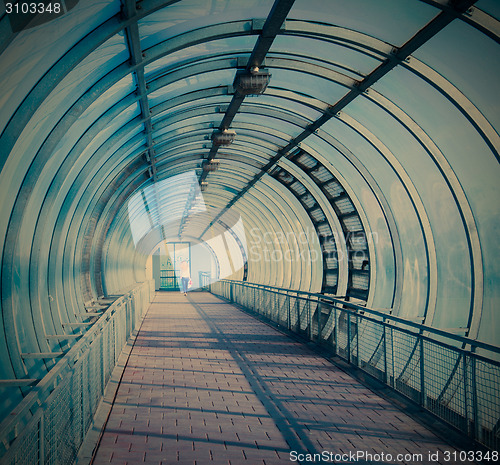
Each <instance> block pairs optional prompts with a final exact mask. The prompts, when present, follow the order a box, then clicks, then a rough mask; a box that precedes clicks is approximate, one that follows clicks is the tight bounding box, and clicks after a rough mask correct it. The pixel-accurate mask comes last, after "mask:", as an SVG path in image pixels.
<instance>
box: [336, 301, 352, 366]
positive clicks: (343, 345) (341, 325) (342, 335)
mask: <svg viewBox="0 0 500 465" xmlns="http://www.w3.org/2000/svg"><path fill="white" fill-rule="evenodd" d="M348 316H349V314H348V313H347V312H345V311H342V310H341V311H340V312H339V316H338V321H337V354H338V355H339V356H340V357H342V358H344V359H346V360H347V358H348V356H349V354H348V349H349V337H348V333H347V328H348Z"/></svg>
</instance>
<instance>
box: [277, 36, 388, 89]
mask: <svg viewBox="0 0 500 465" xmlns="http://www.w3.org/2000/svg"><path fill="white" fill-rule="evenodd" d="M270 53H271V55H272V56H274V55H275V54H276V53H280V54H281V53H287V54H292V55H297V56H299V57H302V56H303V57H306V58H305V59H306V60H310V61H313V60H312V59H313V58H316V59H317V60H322V61H324V62H327V63H331V64H332V65H331V66H330V67H331V69H334V70H336V71H338V72H341V73H344V74H348V75H350V76H351V77H353V78H355V79H359V74H362V75H365V74H368V73H369V72H370V71H372V70H373V69H374V68H376V67H377V66H378V65H379V64H380V61H379V60H377V59H375V58H372V57H369V56H367V55H364V54H362V53H359V52H355V51H354V50H352V49H349V48H347V47H344V46H342V45H339V44H335V43H333V42H327V41H321V40H317V39H311V38H307V37H296V36H290V35H286V36H278V37H276V39H275V41H274V42H273V45H272V47H271V50H270ZM299 59H302V58H299ZM324 62H323V63H317V64H320V65H322V66H325V63H324Z"/></svg>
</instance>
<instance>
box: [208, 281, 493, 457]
mask: <svg viewBox="0 0 500 465" xmlns="http://www.w3.org/2000/svg"><path fill="white" fill-rule="evenodd" d="M210 292H212V293H213V294H215V295H219V296H221V297H223V298H225V299H227V300H229V301H231V302H234V303H236V304H239V305H241V306H243V307H244V308H246V309H248V310H251V311H253V312H256V313H258V314H259V315H262V316H264V317H265V318H267V319H269V320H271V321H273V322H274V323H276V324H278V325H279V326H282V327H284V328H286V329H288V330H290V331H292V332H295V333H297V334H299V335H302V336H304V337H306V338H307V339H309V340H311V341H314V342H316V343H317V344H320V345H321V346H322V348H323V349H324V350H326V351H328V352H329V353H331V354H333V355H337V356H339V357H341V358H342V359H344V360H346V361H347V362H349V363H352V364H353V365H355V366H357V367H358V368H360V369H362V370H364V371H365V372H367V373H369V374H370V375H372V376H374V377H375V378H377V379H379V380H380V381H382V382H384V383H386V384H387V385H388V386H390V387H391V388H393V389H395V390H396V391H398V392H400V393H402V394H403V395H405V396H406V397H408V398H410V399H412V400H413V401H415V402H417V403H418V404H420V405H421V406H422V407H424V408H425V409H427V410H429V411H430V412H432V413H433V414H435V415H437V416H438V417H440V418H441V419H442V420H444V421H446V422H447V423H449V424H451V425H452V426H454V427H455V428H457V429H459V430H460V431H462V432H464V433H466V434H467V435H468V436H470V437H471V438H473V439H474V440H476V441H477V442H478V443H480V444H483V445H484V446H486V447H488V448H491V449H493V450H498V448H499V446H500V440H499V438H500V362H499V361H498V359H499V354H500V348H499V347H496V346H492V345H489V344H485V343H482V342H479V341H475V340H473V339H469V338H467V337H462V336H459V335H456V334H453V333H450V332H447V331H443V330H440V329H437V328H432V327H429V326H425V325H422V324H418V323H415V322H413V321H411V320H406V319H404V318H399V317H396V316H392V315H390V314H388V313H385V312H383V311H377V310H372V309H368V308H365V307H360V306H357V305H355V304H352V303H350V302H346V301H344V300H342V299H337V298H332V297H328V296H324V295H321V294H313V293H309V292H301V291H291V290H287V289H281V288H276V287H271V286H265V285H259V284H252V283H245V282H240V281H230V280H221V281H218V282H215V283H212V284H211V285H210ZM495 359H496V360H495Z"/></svg>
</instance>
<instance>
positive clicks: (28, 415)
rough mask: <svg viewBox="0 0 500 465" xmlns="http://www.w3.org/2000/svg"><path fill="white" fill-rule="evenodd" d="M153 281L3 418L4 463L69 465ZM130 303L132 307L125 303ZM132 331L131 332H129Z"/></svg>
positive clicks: (115, 308)
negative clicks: (14, 410)
mask: <svg viewBox="0 0 500 465" xmlns="http://www.w3.org/2000/svg"><path fill="white" fill-rule="evenodd" d="M150 286H151V283H144V284H143V285H141V288H140V290H139V292H138V291H137V290H136V291H132V292H131V293H129V294H128V295H125V296H123V297H121V298H120V299H119V300H117V301H115V303H113V304H112V305H111V306H110V307H109V308H108V309H107V310H106V313H105V314H107V315H108V317H106V318H103V317H101V318H100V319H99V320H97V322H96V323H95V324H94V325H93V326H92V327H91V328H90V329H89V330H88V331H87V333H86V334H84V335H83V337H82V338H81V339H80V340H79V341H78V342H77V343H76V344H75V346H74V347H73V348H71V349H70V350H69V352H68V353H67V354H66V355H65V356H64V357H62V358H61V359H60V360H59V362H58V363H57V364H56V366H55V367H54V368H53V369H52V371H50V372H49V373H48V374H47V375H46V376H45V378H44V379H42V380H41V381H40V382H39V387H40V389H38V390H33V391H32V392H30V394H29V395H28V396H26V397H25V399H24V400H23V401H22V402H21V404H20V405H19V406H18V407H17V409H16V413H15V415H13V416H10V417H9V418H7V419H6V420H5V422H4V423H2V425H1V429H0V444H1V445H3V446H4V448H3V450H0V452H1V453H2V456H0V460H1V462H2V464H3V463H6V464H26V465H35V464H39V463H40V464H43V465H56V464H57V465H71V464H72V463H73V462H74V460H75V458H76V456H77V454H78V450H79V448H80V446H81V444H82V442H83V440H84V438H85V435H86V432H87V431H88V429H89V427H90V425H91V424H92V420H93V416H94V413H95V411H96V410H97V407H98V405H99V402H100V400H101V398H102V394H103V391H104V388H105V386H106V380H107V379H109V377H110V374H111V371H112V370H113V368H114V366H115V362H116V360H117V359H118V356H119V354H120V352H121V350H122V348H123V347H124V345H125V342H126V340H127V338H128V337H129V336H130V334H131V331H132V330H133V329H134V328H135V327H136V326H137V324H138V323H139V322H140V315H142V314H143V313H144V312H145V310H146V308H147V306H148V304H149V298H150V296H151V291H150ZM127 303H128V304H127ZM127 328H128V332H127Z"/></svg>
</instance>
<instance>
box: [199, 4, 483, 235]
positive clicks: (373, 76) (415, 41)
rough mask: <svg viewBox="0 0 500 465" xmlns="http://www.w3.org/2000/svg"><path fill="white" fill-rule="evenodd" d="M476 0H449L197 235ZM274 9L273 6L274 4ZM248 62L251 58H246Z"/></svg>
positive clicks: (292, 141)
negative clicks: (449, 2) (285, 157)
mask: <svg viewBox="0 0 500 465" xmlns="http://www.w3.org/2000/svg"><path fill="white" fill-rule="evenodd" d="M475 1H476V0H454V1H452V2H451V5H450V9H447V10H443V11H442V12H441V13H439V15H438V16H436V17H435V18H434V19H433V20H432V21H431V22H430V23H428V24H427V25H426V26H425V27H424V28H422V29H421V30H420V31H418V32H417V33H416V34H415V35H414V36H413V37H412V38H411V39H410V40H408V41H407V42H406V43H405V44H404V45H403V46H402V47H401V48H399V49H394V51H393V54H392V55H391V56H390V57H388V58H387V59H386V60H385V61H384V62H383V63H382V64H380V65H379V66H378V67H377V68H375V69H374V70H373V71H372V72H371V73H370V74H368V75H367V76H366V77H365V78H364V79H362V80H361V81H357V83H356V85H355V87H354V88H353V89H351V90H350V91H349V92H348V93H347V94H346V95H344V96H343V97H342V98H341V99H340V100H338V101H337V102H336V103H335V104H334V105H332V106H331V107H330V108H329V109H328V110H326V111H325V113H324V114H323V115H322V116H320V117H319V118H318V119H317V120H316V121H314V122H313V123H311V124H309V125H308V126H307V127H306V128H304V130H303V131H302V133H301V134H299V135H298V136H297V137H295V138H293V139H291V140H290V142H289V143H288V144H287V145H286V146H285V147H283V148H282V149H280V150H279V151H278V152H277V154H276V156H274V157H273V158H271V160H270V161H269V163H267V164H266V165H265V166H264V167H263V168H262V171H261V172H260V173H259V174H257V175H256V176H255V177H254V178H253V179H252V180H251V181H250V182H249V183H248V184H247V186H246V187H244V188H243V189H242V190H241V192H240V193H239V194H238V195H237V196H236V197H234V198H233V199H232V200H231V201H230V202H229V203H228V204H227V205H226V206H225V207H224V208H223V209H222V210H221V211H220V212H219V213H218V214H217V215H216V217H215V218H214V219H213V220H212V221H211V222H210V224H209V225H208V226H207V227H206V228H205V229H204V230H203V232H202V233H201V234H200V236H199V238H200V239H201V238H202V237H203V235H204V234H205V233H206V232H207V231H208V230H209V229H210V228H211V227H212V226H213V225H214V224H215V222H216V221H217V220H218V219H219V218H220V217H221V216H222V215H223V214H224V213H226V212H227V211H228V210H229V209H230V208H231V207H232V206H233V205H234V204H235V203H236V202H237V201H238V200H239V199H240V198H241V197H242V196H243V195H244V194H245V193H246V192H248V190H249V189H250V188H252V187H253V186H254V185H255V183H256V182H257V181H259V179H260V178H262V176H264V174H265V173H267V172H268V171H269V170H270V169H271V168H273V167H274V165H275V164H276V163H277V162H278V160H279V159H280V158H282V157H283V156H287V155H288V154H289V152H290V151H291V150H293V149H294V148H295V147H297V146H298V145H299V144H300V143H301V142H302V141H303V140H304V139H306V138H307V137H309V136H310V135H311V134H313V133H314V132H315V131H316V130H317V129H319V128H320V127H321V126H323V125H324V124H325V123H326V122H327V121H329V120H330V119H331V118H333V117H334V116H336V115H337V114H338V113H339V112H340V111H341V110H342V109H343V108H344V107H346V106H347V105H348V104H349V103H351V102H352V101H353V100H354V99H355V98H356V97H358V96H359V95H360V94H362V93H364V92H365V91H366V90H368V89H369V88H370V87H371V86H372V85H373V84H375V83H376V82H377V81H378V80H380V79H381V78H382V77H384V76H385V75H386V74H387V73H389V72H390V71H391V70H392V69H394V68H395V67H396V66H398V65H399V64H400V63H401V62H403V61H404V60H406V59H407V58H408V57H409V56H410V55H411V54H412V53H413V52H415V50H417V49H418V48H419V47H421V46H422V45H423V44H425V43H426V42H427V41H429V40H430V39H431V38H432V37H434V36H435V35H436V34H437V33H438V32H440V31H441V30H442V29H443V28H444V27H445V26H447V25H448V24H449V23H450V22H452V21H453V20H454V19H455V18H457V15H458V14H462V13H463V12H465V11H467V9H468V8H470V6H471V5H473V4H474V3H475ZM273 10H274V7H273ZM249 62H250V61H249Z"/></svg>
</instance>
